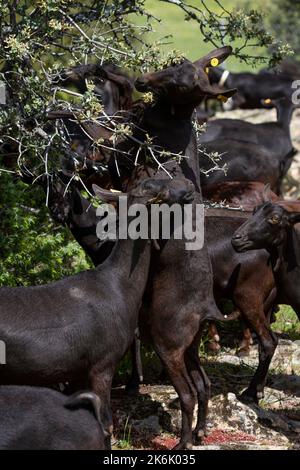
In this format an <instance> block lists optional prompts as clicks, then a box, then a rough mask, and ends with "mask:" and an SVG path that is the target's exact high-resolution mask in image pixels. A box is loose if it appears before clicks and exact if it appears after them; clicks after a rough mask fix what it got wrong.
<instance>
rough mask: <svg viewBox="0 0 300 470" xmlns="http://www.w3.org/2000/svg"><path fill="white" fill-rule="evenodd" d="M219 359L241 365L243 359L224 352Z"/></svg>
mask: <svg viewBox="0 0 300 470" xmlns="http://www.w3.org/2000/svg"><path fill="white" fill-rule="evenodd" d="M218 361H220V362H227V364H233V365H238V366H239V365H240V364H241V359H240V358H239V357H237V356H232V355H229V354H222V355H220V356H219V357H218Z"/></svg>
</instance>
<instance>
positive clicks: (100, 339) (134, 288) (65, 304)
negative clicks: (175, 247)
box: [0, 178, 193, 432]
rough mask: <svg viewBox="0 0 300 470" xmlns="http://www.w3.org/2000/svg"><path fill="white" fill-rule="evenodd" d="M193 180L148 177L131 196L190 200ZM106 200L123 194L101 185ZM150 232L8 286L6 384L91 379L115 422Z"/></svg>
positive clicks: (1, 306) (3, 308)
mask: <svg viewBox="0 0 300 470" xmlns="http://www.w3.org/2000/svg"><path fill="white" fill-rule="evenodd" d="M192 189H193V185H192V183H191V182H190V181H189V180H186V179H183V178H181V179H180V180H178V179H173V180H170V179H169V180H164V181H162V180H157V179H149V178H148V179H147V180H144V181H143V182H141V183H140V184H138V185H136V186H135V188H134V189H133V190H132V192H131V193H130V194H129V196H130V201H129V203H133V202H134V201H139V202H140V203H145V202H147V201H149V199H151V200H153V199H155V198H156V199H160V198H161V197H162V195H163V197H164V201H165V202H168V201H171V202H172V203H173V202H176V201H178V200H179V201H183V202H184V201H185V198H186V199H187V200H188V201H190V198H191V191H192ZM95 192H96V194H97V196H98V197H99V198H101V199H102V200H109V201H117V200H118V198H119V196H120V194H116V193H110V192H109V191H105V190H102V189H100V188H98V187H95ZM150 251H151V250H150V243H149V241H148V240H140V239H139V240H131V239H127V240H119V241H118V242H117V243H116V246H115V248H114V250H113V252H112V254H111V256H110V257H109V258H108V259H107V261H106V262H105V263H104V264H102V265H100V266H99V267H97V268H96V269H94V270H90V271H86V272H82V273H80V274H78V275H75V276H70V277H67V278H65V279H63V280H61V281H58V282H55V283H52V284H49V285H43V286H36V287H27V288H23V287H19V288H6V287H3V288H1V290H0V292H1V296H0V297H1V298H0V315H1V319H2V321H1V326H0V337H1V340H3V341H4V342H5V344H6V348H7V354H8V360H7V364H5V365H2V366H0V368H1V378H0V382H1V383H2V384H33V385H51V384H53V383H58V382H66V381H69V382H72V381H84V379H88V380H89V382H90V386H91V388H92V390H93V391H94V392H95V393H96V394H97V395H98V396H99V397H100V398H101V419H102V421H103V425H104V429H105V430H106V431H108V432H111V430H112V416H111V410H110V389H111V381H112V378H113V375H114V372H115V369H116V367H117V364H118V362H119V361H120V359H121V358H122V356H123V355H124V354H125V352H126V350H127V349H128V347H129V346H130V345H131V344H132V342H133V338H134V332H135V329H136V327H137V322H138V312H139V308H140V305H141V301H142V296H143V292H144V288H145V285H146V281H147V278H148V270H149V263H150Z"/></svg>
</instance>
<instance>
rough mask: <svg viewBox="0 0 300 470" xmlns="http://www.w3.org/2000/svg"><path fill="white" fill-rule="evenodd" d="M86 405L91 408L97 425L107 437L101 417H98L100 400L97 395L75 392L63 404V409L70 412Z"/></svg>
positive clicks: (87, 392) (89, 392)
mask: <svg viewBox="0 0 300 470" xmlns="http://www.w3.org/2000/svg"><path fill="white" fill-rule="evenodd" d="M87 405H88V406H90V407H91V408H92V410H93V413H94V415H95V417H96V419H97V421H98V423H99V425H100V426H101V428H102V430H103V433H104V435H106V434H107V435H108V433H107V432H106V431H105V430H104V429H103V425H102V421H101V415H100V409H101V400H100V398H99V397H98V395H96V393H94V392H91V391H84V392H76V393H74V394H73V395H71V396H70V397H69V398H68V399H67V400H66V402H65V403H64V407H65V408H68V409H70V410H72V409H76V408H82V407H85V406H87Z"/></svg>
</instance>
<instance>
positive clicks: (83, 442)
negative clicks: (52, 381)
mask: <svg viewBox="0 0 300 470" xmlns="http://www.w3.org/2000/svg"><path fill="white" fill-rule="evenodd" d="M88 408H91V409H88ZM0 420H1V423H2V425H1V427H0V449H1V450H104V449H105V445H104V439H105V431H104V430H103V428H102V425H101V421H100V399H99V397H98V396H97V395H95V393H92V392H81V393H78V394H76V395H74V396H71V397H65V396H64V395H63V394H62V393H59V392H56V391H54V390H50V389H47V388H39V387H28V386H27V387H26V386H23V387H20V386H12V385H10V386H1V387H0Z"/></svg>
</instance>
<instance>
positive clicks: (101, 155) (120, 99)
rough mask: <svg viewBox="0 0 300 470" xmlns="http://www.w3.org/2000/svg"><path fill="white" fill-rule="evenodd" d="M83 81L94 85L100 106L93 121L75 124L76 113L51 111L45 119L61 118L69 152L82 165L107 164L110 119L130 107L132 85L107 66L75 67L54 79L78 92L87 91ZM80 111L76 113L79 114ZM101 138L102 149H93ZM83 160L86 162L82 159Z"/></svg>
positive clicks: (116, 70) (126, 77)
mask: <svg viewBox="0 0 300 470" xmlns="http://www.w3.org/2000/svg"><path fill="white" fill-rule="evenodd" d="M86 79H89V80H91V81H92V82H93V83H94V85H95V88H94V93H95V96H96V97H97V98H98V99H99V101H100V102H101V104H102V105H103V107H104V113H101V114H100V116H99V117H98V118H97V120H94V121H89V120H85V121H84V122H81V123H80V122H79V121H78V120H77V118H76V112H71V111H66V110H51V111H49V112H48V115H47V116H48V119H50V120H53V119H62V120H63V122H64V124H65V128H66V134H67V138H68V140H69V141H70V144H71V147H72V149H73V150H76V153H77V155H78V157H79V158H80V157H81V158H82V159H84V163H85V166H87V165H88V166H90V164H91V162H90V161H94V162H95V161H96V162H97V161H98V162H101V161H103V160H104V161H107V160H108V159H109V156H110V152H109V150H107V149H108V148H109V147H111V143H110V141H109V138H110V137H111V135H112V132H111V130H109V128H111V124H110V122H109V121H110V119H113V118H114V117H115V115H116V114H118V119H119V120H120V118H121V117H122V112H124V110H127V109H129V108H130V107H131V105H132V93H133V82H132V80H131V79H130V78H129V77H128V76H127V75H126V74H125V73H123V72H122V71H121V70H120V69H119V68H118V67H114V66H112V65H110V64H105V65H97V64H87V65H79V66H77V67H74V68H72V69H70V70H66V71H65V72H64V73H62V74H61V75H60V76H59V77H58V78H57V80H58V81H61V80H63V81H64V83H65V84H66V85H75V87H76V88H78V89H79V91H80V92H81V93H84V92H86V91H87V88H86ZM79 111H80V110H78V112H79ZM99 139H103V142H104V144H105V145H106V149H104V147H101V146H100V147H97V146H96V147H94V146H93V143H94V142H95V141H98V140H99ZM86 157H87V160H86Z"/></svg>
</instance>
